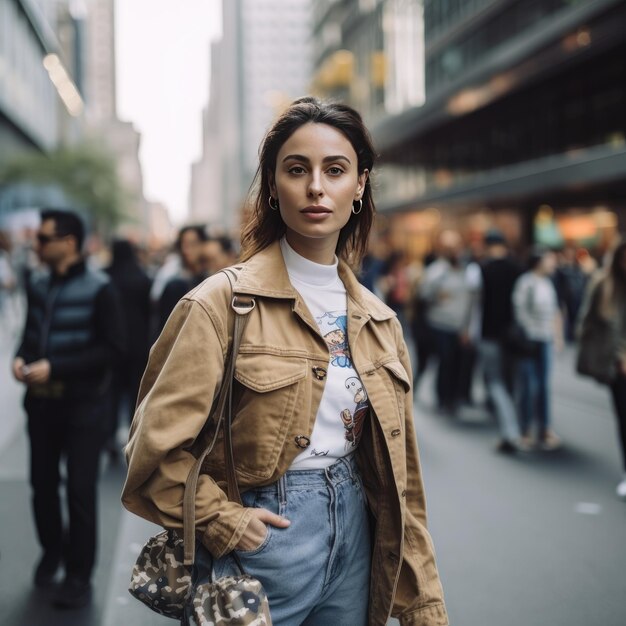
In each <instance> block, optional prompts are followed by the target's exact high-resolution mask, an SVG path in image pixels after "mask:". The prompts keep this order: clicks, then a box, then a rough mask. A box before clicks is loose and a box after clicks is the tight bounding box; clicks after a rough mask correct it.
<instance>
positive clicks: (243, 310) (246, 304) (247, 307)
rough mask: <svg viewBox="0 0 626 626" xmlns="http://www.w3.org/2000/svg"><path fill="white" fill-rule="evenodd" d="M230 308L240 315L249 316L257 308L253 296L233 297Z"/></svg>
mask: <svg viewBox="0 0 626 626" xmlns="http://www.w3.org/2000/svg"><path fill="white" fill-rule="evenodd" d="M230 306H231V307H232V309H233V311H235V313H237V314H238V315H248V313H250V311H252V309H254V307H255V306H256V300H255V299H254V298H253V297H252V296H239V295H235V296H233V301H232V302H231V304H230Z"/></svg>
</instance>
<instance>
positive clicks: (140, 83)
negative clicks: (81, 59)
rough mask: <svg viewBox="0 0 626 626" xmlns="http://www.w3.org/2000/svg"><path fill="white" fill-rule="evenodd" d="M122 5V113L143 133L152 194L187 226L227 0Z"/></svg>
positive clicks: (119, 0) (139, 0) (144, 0)
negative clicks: (214, 44) (214, 50)
mask: <svg viewBox="0 0 626 626" xmlns="http://www.w3.org/2000/svg"><path fill="white" fill-rule="evenodd" d="M115 10H116V54H117V105H118V116H119V117H120V119H122V120H125V121H132V122H133V123H134V125H135V127H136V128H137V130H138V131H139V132H140V133H141V134H142V139H141V151H140V158H141V163H142V166H143V174H144V192H145V195H146V197H147V198H148V199H149V200H155V201H160V202H163V203H164V204H165V205H166V206H167V207H168V209H169V211H170V215H171V217H172V219H173V221H174V222H175V223H176V224H180V223H181V222H184V220H185V217H186V213H187V207H188V205H187V198H188V192H189V180H190V166H191V163H192V162H193V161H194V160H196V159H197V158H198V157H199V156H200V153H201V140H202V119H201V117H202V108H203V107H204V106H205V105H206V103H207V101H208V95H209V78H210V76H209V73H210V69H209V68H210V63H209V61H210V59H209V56H210V42H211V41H212V40H213V39H217V38H218V37H219V35H220V33H221V0H158V2H155V0H115Z"/></svg>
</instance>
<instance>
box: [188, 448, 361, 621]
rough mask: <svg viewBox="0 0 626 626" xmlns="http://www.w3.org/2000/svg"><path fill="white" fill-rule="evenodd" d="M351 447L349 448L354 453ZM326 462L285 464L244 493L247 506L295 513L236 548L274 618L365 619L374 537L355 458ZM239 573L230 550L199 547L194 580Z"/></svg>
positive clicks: (280, 619)
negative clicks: (217, 552) (248, 545)
mask: <svg viewBox="0 0 626 626" xmlns="http://www.w3.org/2000/svg"><path fill="white" fill-rule="evenodd" d="M353 456H354V455H351V457H353ZM351 457H349V458H346V459H339V460H338V461H336V462H335V463H334V464H333V465H331V466H330V467H328V468H326V469H321V470H297V471H290V472H287V473H286V474H285V475H284V476H282V477H281V478H280V479H279V480H278V481H277V482H275V483H273V484H271V485H268V486H265V487H258V488H256V489H252V490H250V491H247V492H245V493H243V494H242V500H243V504H244V506H246V507H254V508H265V509H268V510H270V511H272V512H273V513H277V514H279V515H282V516H284V517H286V518H287V519H288V520H290V521H291V525H290V526H289V527H288V528H276V527H274V526H268V533H267V537H266V539H265V541H264V542H263V543H262V544H261V545H260V546H259V547H258V548H257V549H255V550H251V551H241V550H238V551H237V556H238V557H239V559H240V561H241V564H242V565H243V568H244V570H245V571H246V573H247V574H250V575H251V576H254V577H255V578H257V579H258V580H260V581H261V584H262V585H263V587H264V589H265V591H266V593H267V596H268V600H269V605H270V612H271V615H272V622H273V624H274V626H299V625H300V624H305V625H306V626H328V624H333V626H341V625H345V626H361V625H365V624H367V608H368V599H369V582H370V561H371V540H370V530H369V513H368V510H367V504H366V500H365V493H364V491H363V487H362V484H361V479H360V477H359V473H358V469H357V467H356V462H355V460H354V458H351ZM211 573H212V575H213V578H214V579H215V578H219V577H221V576H226V575H231V574H237V573H238V568H237V566H236V564H235V562H234V559H233V557H232V556H231V555H226V556H225V557H222V558H220V559H217V560H213V559H212V557H211V555H210V553H209V552H208V551H207V550H206V549H205V548H204V547H202V546H200V547H199V549H198V550H197V553H196V564H195V567H194V577H193V580H194V584H200V583H203V582H206V581H207V580H208V579H209V576H210V575H211Z"/></svg>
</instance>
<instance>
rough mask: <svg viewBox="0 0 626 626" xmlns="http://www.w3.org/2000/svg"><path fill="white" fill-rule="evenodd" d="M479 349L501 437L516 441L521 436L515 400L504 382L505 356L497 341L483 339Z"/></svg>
mask: <svg viewBox="0 0 626 626" xmlns="http://www.w3.org/2000/svg"><path fill="white" fill-rule="evenodd" d="M478 349H479V351H480V358H481V363H482V367H483V374H484V376H485V384H486V386H487V392H488V393H489V397H490V398H491V401H492V402H493V407H494V409H495V413H496V418H497V420H498V426H499V427H500V436H501V437H502V439H506V440H507V441H515V440H516V439H518V438H519V436H520V429H519V422H518V420H517V411H516V410H515V404H514V402H513V398H512V397H511V394H510V393H509V390H508V389H507V386H506V382H505V380H504V354H503V350H502V346H501V345H500V344H499V343H498V342H497V341H491V340H488V339H483V340H482V341H481V342H480V344H479V346H478Z"/></svg>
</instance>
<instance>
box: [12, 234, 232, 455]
mask: <svg viewBox="0 0 626 626" xmlns="http://www.w3.org/2000/svg"><path fill="white" fill-rule="evenodd" d="M38 245H39V244H38V243H37V234H36V232H35V231H34V230H25V231H23V232H21V233H19V236H13V237H11V235H10V233H8V232H3V231H0V318H1V319H2V320H3V324H2V328H3V332H6V333H7V335H8V334H9V333H10V334H11V335H13V338H14V335H15V328H19V327H21V326H22V324H23V321H24V320H23V313H24V311H23V310H24V303H23V296H24V293H25V290H26V285H27V284H28V283H29V281H30V280H31V279H32V277H34V276H37V275H38V274H40V273H45V272H47V269H46V266H45V264H43V263H42V262H41V259H40V257H39V255H38ZM85 248H86V249H88V250H89V254H88V256H87V264H88V266H89V267H91V268H92V269H96V270H101V271H104V272H106V273H107V274H108V275H109V277H110V280H111V282H112V283H113V284H114V285H115V288H116V289H117V292H118V294H119V296H120V298H119V299H120V302H121V305H122V310H123V317H124V322H125V326H126V328H125V330H126V332H125V337H126V339H127V341H126V349H125V357H124V359H122V360H121V362H120V363H119V366H118V367H117V368H116V370H115V374H114V376H115V380H114V381H113V385H112V391H111V420H110V428H109V438H108V443H107V446H106V450H107V452H108V453H109V455H110V456H111V457H113V458H117V457H118V455H119V451H120V445H121V441H122V439H123V437H124V435H123V433H121V435H120V437H118V432H117V431H118V426H119V425H120V418H121V420H122V422H124V423H126V424H127V423H128V420H129V419H130V414H131V411H132V410H133V408H134V402H135V398H136V396H137V391H138V388H139V383H140V380H141V376H142V374H143V370H144V368H145V365H146V361H147V356H148V351H149V348H150V345H151V344H152V343H153V342H154V340H155V339H156V337H157V336H158V334H159V333H160V331H161V329H162V328H163V326H164V324H165V322H166V320H167V318H168V316H169V314H170V313H171V311H172V309H173V308H174V306H175V305H176V303H177V302H178V300H179V299H180V298H181V297H182V296H183V295H184V294H185V293H187V292H188V291H190V290H191V289H192V288H193V287H195V286H196V285H198V284H200V283H201V282H202V281H203V280H204V279H205V278H207V277H208V276H210V275H211V274H213V273H215V272H217V271H218V270H220V269H221V268H223V267H227V266H228V265H231V264H232V263H234V261H235V260H236V256H237V252H236V246H235V243H234V242H233V241H232V240H231V239H230V238H228V237H226V236H222V235H213V234H211V233H210V232H209V230H208V228H207V227H206V226H205V225H202V224H196V225H188V226H185V227H183V228H181V229H180V230H179V232H178V235H177V238H176V240H175V242H174V243H173V244H172V246H171V247H170V248H166V249H157V250H151V251H148V250H147V249H145V248H144V247H142V246H139V245H137V244H136V243H134V242H132V241H130V240H128V239H122V238H119V239H115V240H113V241H112V242H111V244H110V246H102V245H100V244H99V243H98V240H97V239H95V240H91V241H90V240H87V241H86V243H85ZM7 339H9V337H7Z"/></svg>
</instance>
